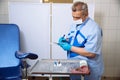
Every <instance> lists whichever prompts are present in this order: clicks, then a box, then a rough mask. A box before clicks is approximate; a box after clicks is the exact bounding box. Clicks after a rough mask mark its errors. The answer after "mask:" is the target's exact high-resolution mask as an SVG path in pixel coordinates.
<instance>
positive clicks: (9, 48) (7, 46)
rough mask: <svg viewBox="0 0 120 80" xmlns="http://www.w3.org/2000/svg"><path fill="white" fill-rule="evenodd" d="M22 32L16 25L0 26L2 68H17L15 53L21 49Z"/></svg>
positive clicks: (17, 61) (0, 62) (0, 61)
mask: <svg viewBox="0 0 120 80" xmlns="http://www.w3.org/2000/svg"><path fill="white" fill-rule="evenodd" d="M19 35H20V32H19V28H18V26H17V25H15V24H0V68H1V67H9V66H17V65H19V63H20V60H19V59H17V58H16V57H15V52H16V51H18V50H19V48H20V41H19V40H20V38H19V37H20V36H19Z"/></svg>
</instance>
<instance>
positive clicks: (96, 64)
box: [67, 17, 104, 74]
mask: <svg viewBox="0 0 120 80" xmlns="http://www.w3.org/2000/svg"><path fill="white" fill-rule="evenodd" d="M77 30H79V31H80V32H81V33H82V34H83V35H84V37H85V39H86V40H87V41H86V43H85V44H84V49H85V50H86V51H88V52H91V53H94V54H96V57H95V58H88V57H84V56H81V55H77V56H74V57H70V54H68V59H79V60H86V61H87V62H88V64H89V66H90V68H91V69H95V70H96V71H98V73H99V74H102V73H103V69H104V68H103V59H102V50H101V48H102V29H101V28H100V27H99V26H98V24H97V23H96V22H95V21H94V20H92V19H91V18H89V17H88V18H87V19H86V20H85V21H84V22H83V23H82V24H81V25H80V26H78V27H76V24H72V25H71V27H70V30H69V33H68V35H67V38H71V37H72V40H71V42H70V44H71V45H73V43H74V40H75V39H74V38H75V36H76V32H77ZM76 39H77V42H78V43H80V44H81V43H82V42H83V41H84V38H83V37H82V36H81V35H77V36H76ZM93 71H94V70H93Z"/></svg>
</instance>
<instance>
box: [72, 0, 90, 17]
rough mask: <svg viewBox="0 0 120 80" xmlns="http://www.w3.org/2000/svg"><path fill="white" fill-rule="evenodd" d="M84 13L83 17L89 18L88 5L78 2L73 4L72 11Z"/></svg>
mask: <svg viewBox="0 0 120 80" xmlns="http://www.w3.org/2000/svg"><path fill="white" fill-rule="evenodd" d="M77 10H79V11H82V12H83V15H85V16H88V5H87V4H86V3H84V2H81V1H77V2H75V3H73V6H72V11H77Z"/></svg>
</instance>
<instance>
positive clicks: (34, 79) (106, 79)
mask: <svg viewBox="0 0 120 80" xmlns="http://www.w3.org/2000/svg"><path fill="white" fill-rule="evenodd" d="M25 80H26V79H25ZM28 80H49V79H48V78H47V77H29V79H28ZM53 80H70V79H69V78H68V77H64V78H58V77H56V78H53ZM102 80H120V77H118V78H113V77H103V78H102Z"/></svg>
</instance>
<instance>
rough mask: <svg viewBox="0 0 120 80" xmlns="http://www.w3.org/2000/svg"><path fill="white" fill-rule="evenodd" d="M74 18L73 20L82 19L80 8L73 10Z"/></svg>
mask: <svg viewBox="0 0 120 80" xmlns="http://www.w3.org/2000/svg"><path fill="white" fill-rule="evenodd" d="M72 17H73V20H75V21H76V20H79V19H81V17H82V10H80V9H79V8H78V7H76V8H75V9H72Z"/></svg>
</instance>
